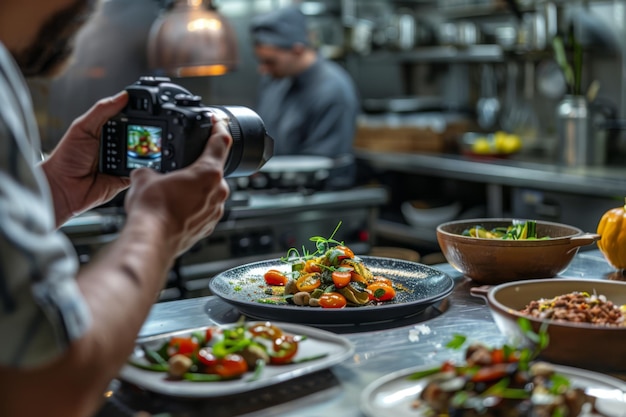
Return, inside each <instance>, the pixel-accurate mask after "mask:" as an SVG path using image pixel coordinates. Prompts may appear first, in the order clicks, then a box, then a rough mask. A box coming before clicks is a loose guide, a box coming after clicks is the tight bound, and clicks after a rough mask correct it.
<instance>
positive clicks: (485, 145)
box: [472, 137, 492, 154]
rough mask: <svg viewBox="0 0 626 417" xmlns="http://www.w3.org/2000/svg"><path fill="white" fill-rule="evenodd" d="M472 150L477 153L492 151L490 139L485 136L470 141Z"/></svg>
mask: <svg viewBox="0 0 626 417" xmlns="http://www.w3.org/2000/svg"><path fill="white" fill-rule="evenodd" d="M472 152H474V153H477V154H490V153H492V149H491V141H490V140H489V139H487V138H486V137H482V138H478V139H476V140H475V141H474V143H472Z"/></svg>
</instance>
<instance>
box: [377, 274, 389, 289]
mask: <svg viewBox="0 0 626 417" xmlns="http://www.w3.org/2000/svg"><path fill="white" fill-rule="evenodd" d="M374 282H382V283H384V284H387V285H389V286H390V287H393V283H392V282H391V280H390V279H389V278H385V277H383V276H380V275H376V276H375V277H374Z"/></svg>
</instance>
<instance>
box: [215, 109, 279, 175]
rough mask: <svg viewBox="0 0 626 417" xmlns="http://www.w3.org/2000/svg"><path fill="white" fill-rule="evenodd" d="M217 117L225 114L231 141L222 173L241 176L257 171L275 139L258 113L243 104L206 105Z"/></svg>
mask: <svg viewBox="0 0 626 417" xmlns="http://www.w3.org/2000/svg"><path fill="white" fill-rule="evenodd" d="M207 108H209V109H211V111H213V112H215V113H216V114H217V115H218V116H219V117H226V118H228V130H229V132H230V134H231V136H232V137H233V145H232V147H231V150H230V154H229V155H228V159H227V160H226V164H225V165H224V176H225V177H231V178H232V177H244V176H248V175H252V174H253V173H255V172H257V171H258V170H259V169H260V168H261V167H262V166H263V165H265V163H266V162H267V161H268V160H269V159H270V158H271V157H272V155H273V154H274V139H272V138H271V137H270V136H269V135H268V134H267V131H266V130H265V125H264V124H263V120H261V117H260V116H259V115H258V114H256V113H255V112H254V111H252V110H251V109H249V108H247V107H244V106H207Z"/></svg>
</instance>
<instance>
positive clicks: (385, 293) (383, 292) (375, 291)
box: [367, 282, 396, 301]
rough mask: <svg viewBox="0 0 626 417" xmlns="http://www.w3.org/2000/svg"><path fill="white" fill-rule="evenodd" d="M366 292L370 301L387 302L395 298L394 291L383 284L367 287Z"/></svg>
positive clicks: (377, 283) (378, 283) (375, 283)
mask: <svg viewBox="0 0 626 417" xmlns="http://www.w3.org/2000/svg"><path fill="white" fill-rule="evenodd" d="M367 290H368V291H369V293H370V300H375V301H388V300H391V299H393V298H394V297H395V296H396V290H394V289H393V287H392V286H391V285H387V284H385V283H384V282H374V283H373V284H370V285H368V286H367Z"/></svg>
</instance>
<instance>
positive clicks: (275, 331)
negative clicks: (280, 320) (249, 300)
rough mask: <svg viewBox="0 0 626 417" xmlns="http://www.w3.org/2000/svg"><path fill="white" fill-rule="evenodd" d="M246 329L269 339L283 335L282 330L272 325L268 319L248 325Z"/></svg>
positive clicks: (254, 334)
mask: <svg viewBox="0 0 626 417" xmlns="http://www.w3.org/2000/svg"><path fill="white" fill-rule="evenodd" d="M248 331H249V332H250V333H251V334H252V335H253V336H258V337H264V338H266V339H270V340H274V339H278V338H279V337H281V336H282V335H283V332H282V330H280V329H279V328H278V327H276V326H274V325H273V324H272V323H270V322H269V321H268V322H265V323H259V324H255V325H254V326H252V327H250V328H249V329H248Z"/></svg>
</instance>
